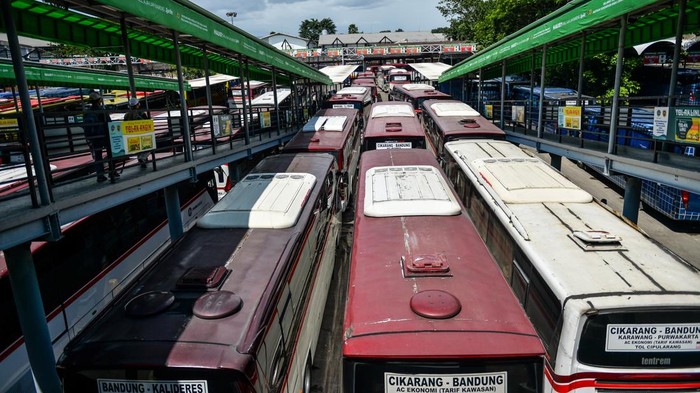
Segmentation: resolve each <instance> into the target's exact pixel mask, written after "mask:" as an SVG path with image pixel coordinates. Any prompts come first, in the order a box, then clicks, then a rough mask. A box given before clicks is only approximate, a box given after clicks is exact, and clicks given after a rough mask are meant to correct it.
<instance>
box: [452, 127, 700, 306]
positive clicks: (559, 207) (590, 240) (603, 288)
mask: <svg viewBox="0 0 700 393" xmlns="http://www.w3.org/2000/svg"><path fill="white" fill-rule="evenodd" d="M445 149H446V150H447V152H448V154H449V155H450V156H452V157H453V158H456V161H457V163H458V164H459V165H460V167H461V168H462V169H463V170H464V171H465V172H466V174H467V176H468V177H469V181H471V182H472V183H478V184H480V187H479V189H480V190H481V191H480V192H487V193H488V196H485V197H484V200H485V201H486V203H488V205H489V207H488V208H489V209H493V210H494V211H495V212H496V216H498V217H499V219H500V220H501V222H502V223H504V225H505V226H506V227H507V229H508V231H509V232H510V234H511V235H512V236H513V237H514V238H516V239H520V240H519V242H520V244H521V247H524V250H525V251H526V252H527V253H528V255H527V258H528V259H530V260H531V261H532V263H533V264H535V265H536V266H538V269H539V271H540V272H542V274H543V278H544V279H545V280H546V281H547V282H548V284H549V286H550V287H551V288H552V290H553V291H554V292H555V294H556V296H557V297H558V298H559V299H567V298H570V297H572V296H584V295H588V294H592V295H593V296H592V297H588V298H582V299H585V300H586V301H587V302H589V304H588V307H601V308H603V307H604V304H605V302H606V301H607V300H606V299H605V298H604V297H603V296H597V295H602V294H607V296H610V297H614V298H616V300H615V304H616V306H617V307H619V305H620V304H624V305H625V306H627V305H629V306H630V307H638V306H647V305H648V304H641V303H639V300H631V299H629V294H631V293H657V294H658V293H664V292H665V289H664V288H673V290H674V291H694V292H696V293H697V292H698V288H700V286H699V285H700V275H698V274H697V273H693V272H691V271H692V270H693V269H692V268H690V266H689V265H687V264H684V263H683V262H681V261H679V260H678V259H677V257H675V256H674V255H672V254H670V253H668V252H666V251H665V250H664V249H663V248H662V247H660V246H659V245H658V244H657V243H655V242H653V241H651V240H650V239H649V238H648V237H646V236H645V235H644V234H643V233H641V232H640V231H638V230H636V229H635V228H633V227H632V226H630V225H629V224H628V223H627V222H625V221H624V220H622V219H620V218H619V217H617V216H616V215H615V214H614V213H612V212H611V211H609V210H608V209H606V208H604V207H603V206H601V205H600V204H598V203H597V202H594V201H593V200H592V198H589V197H586V198H583V197H584V196H586V194H587V193H585V191H583V190H580V191H577V190H574V189H569V188H562V186H561V185H563V184H568V180H566V179H565V178H564V176H563V175H561V174H559V173H558V172H557V171H556V170H554V169H553V168H551V167H548V168H549V169H547V170H544V172H546V175H545V180H542V179H541V177H540V176H542V173H539V174H538V173H537V172H533V169H534V170H535V171H541V170H543V169H542V167H540V166H539V165H533V164H532V163H531V161H530V159H532V158H536V157H535V156H533V155H532V154H528V153H527V152H525V151H523V150H522V149H521V148H519V147H517V146H515V145H513V144H512V143H510V142H506V141H493V140H460V141H454V142H448V143H446V144H445ZM501 158H503V159H505V158H508V159H509V163H508V162H504V163H505V164H507V165H504V166H503V167H501V168H498V170H493V171H491V170H489V168H488V167H484V166H480V165H481V163H482V162H484V161H485V160H487V159H495V160H496V161H498V160H500V159H501ZM537 159H539V158H537ZM517 160H521V161H520V163H519V164H518V165H516V163H517V162H518V161H517ZM496 165H498V164H496ZM543 165H545V166H546V164H544V163H543ZM491 169H493V168H491ZM499 170H503V171H506V170H507V171H508V172H509V173H507V174H505V173H498V175H494V173H497V172H498V171H499ZM482 176H484V177H483V178H482ZM516 178H520V179H528V180H525V181H523V180H517V179H516ZM504 179H506V180H504ZM501 180H503V181H504V183H503V184H499V182H500V181H501ZM549 182H552V183H554V184H551V185H552V186H553V187H552V188H551V189H547V188H545V186H544V185H545V184H547V183H549ZM532 183H535V184H539V185H540V186H542V188H541V189H540V190H538V191H536V192H533V194H532V195H530V196H529V199H530V201H529V203H524V202H523V201H520V202H521V203H515V202H510V201H507V200H506V199H503V200H499V199H500V197H501V195H507V193H506V194H504V189H506V188H508V187H511V188H513V187H517V186H521V185H522V184H532ZM550 190H551V191H550ZM550 192H551V193H553V195H554V197H552V196H551V195H550ZM537 195H539V198H537V197H535V196H537ZM562 195H564V196H566V198H561V197H562ZM572 196H573V197H572ZM576 196H579V197H581V200H580V201H576ZM620 273H623V274H622V275H620ZM623 277H624V278H623ZM651 277H653V279H650V278H651ZM620 298H624V301H623V302H621V299H620ZM635 298H636V297H635ZM657 299H659V297H658V296H657ZM675 300H676V299H675V298H674V299H671V298H668V300H667V301H675Z"/></svg>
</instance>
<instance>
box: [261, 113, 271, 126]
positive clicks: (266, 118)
mask: <svg viewBox="0 0 700 393" xmlns="http://www.w3.org/2000/svg"><path fill="white" fill-rule="evenodd" d="M268 127H272V116H270V112H261V113H260V128H268Z"/></svg>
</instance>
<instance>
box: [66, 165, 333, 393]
mask: <svg viewBox="0 0 700 393" xmlns="http://www.w3.org/2000/svg"><path fill="white" fill-rule="evenodd" d="M335 172H336V168H335V160H334V159H333V157H332V156H331V155H329V154H316V153H298V154H280V155H275V156H269V157H266V158H265V159H263V160H262V161H261V162H260V163H259V164H258V165H257V166H256V167H255V168H254V169H253V170H252V171H251V172H250V173H249V174H248V175H246V176H245V177H244V178H243V179H242V180H241V181H240V182H238V183H237V184H236V185H235V186H234V187H233V189H232V190H231V191H230V192H229V193H228V194H226V196H225V197H224V198H223V199H222V200H221V201H219V203H217V204H216V205H215V206H214V207H213V208H212V209H211V210H210V211H209V212H207V213H206V214H205V215H204V217H202V218H201V219H200V220H199V221H198V222H197V226H195V227H194V228H192V229H191V230H190V231H188V232H187V233H186V234H185V235H184V236H183V237H182V238H181V239H179V240H178V242H177V243H175V244H174V245H173V246H172V247H170V248H169V249H168V251H167V253H165V254H164V255H163V256H162V257H161V258H158V259H157V260H156V261H155V262H153V264H152V266H151V268H150V269H149V270H147V271H145V272H144V273H143V274H141V275H140V276H139V277H138V278H137V279H136V280H135V282H134V283H133V285H131V286H129V287H127V288H126V289H124V291H123V292H122V295H121V296H120V297H119V298H118V299H117V300H115V302H114V303H113V304H112V305H111V306H110V307H108V308H107V309H106V310H105V312H103V313H102V314H101V315H99V316H98V317H97V318H96V320H95V321H93V323H91V324H90V326H88V327H87V328H85V330H83V332H82V333H81V334H80V335H79V336H78V337H77V338H76V339H74V340H72V341H71V342H70V343H69V344H68V345H67V346H66V348H65V350H64V353H63V355H62V356H61V357H60V359H59V361H58V373H59V377H60V378H61V381H62V383H63V388H64V390H65V391H66V392H86V393H89V392H100V393H103V392H117V391H119V392H127V391H129V392H171V393H174V392H180V393H181V392H207V393H219V392H240V393H243V392H302V391H303V392H308V391H309V389H310V387H311V385H310V377H311V366H312V364H313V356H314V355H315V353H316V343H317V339H318V334H319V330H320V328H321V320H322V315H323V309H324V305H325V302H326V296H327V292H328V287H329V285H330V280H331V276H332V273H333V265H334V262H335V244H336V243H335V241H336V238H337V234H338V228H339V226H338V225H337V224H336V222H337V220H335V219H334V217H335V216H336V205H335V200H336V199H335V198H336V195H335V193H336V184H335V182H336V178H335ZM127 389H128V390H127Z"/></svg>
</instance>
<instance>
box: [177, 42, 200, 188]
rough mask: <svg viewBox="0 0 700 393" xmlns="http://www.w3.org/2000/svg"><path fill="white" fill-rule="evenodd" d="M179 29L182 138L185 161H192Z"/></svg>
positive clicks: (178, 71)
mask: <svg viewBox="0 0 700 393" xmlns="http://www.w3.org/2000/svg"><path fill="white" fill-rule="evenodd" d="M179 41H180V40H179V38H178V33H177V31H175V30H173V44H174V45H175V65H176V67H177V87H178V91H179V92H180V127H181V131H182V139H183V141H184V143H185V147H184V150H185V161H186V162H190V161H192V160H193V159H194V157H193V154H192V139H191V136H190V119H189V116H188V114H187V100H186V99H185V84H184V81H183V76H182V59H181V58H180V42H179ZM191 175H192V178H193V180H194V179H195V177H196V174H195V172H194V168H192V172H191Z"/></svg>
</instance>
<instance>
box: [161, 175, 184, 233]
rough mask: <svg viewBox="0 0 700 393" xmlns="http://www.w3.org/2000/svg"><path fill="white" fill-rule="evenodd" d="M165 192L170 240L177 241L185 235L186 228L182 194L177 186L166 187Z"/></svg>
mask: <svg viewBox="0 0 700 393" xmlns="http://www.w3.org/2000/svg"><path fill="white" fill-rule="evenodd" d="M164 191H165V194H164V197H165V211H166V212H167V214H168V228H169V229H170V238H171V239H172V240H177V239H179V238H180V236H182V235H183V234H184V233H185V228H184V225H183V224H182V214H181V213H180V192H179V191H178V189H177V184H173V185H172V186H168V187H165V190H164Z"/></svg>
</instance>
